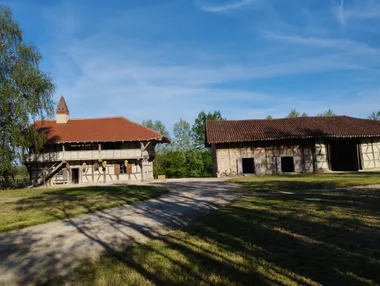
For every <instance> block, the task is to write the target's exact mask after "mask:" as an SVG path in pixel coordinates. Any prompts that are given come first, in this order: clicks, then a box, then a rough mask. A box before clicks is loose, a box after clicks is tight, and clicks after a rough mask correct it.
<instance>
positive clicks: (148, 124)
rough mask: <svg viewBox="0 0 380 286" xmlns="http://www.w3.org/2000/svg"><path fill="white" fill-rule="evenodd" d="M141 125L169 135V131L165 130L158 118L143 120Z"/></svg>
mask: <svg viewBox="0 0 380 286" xmlns="http://www.w3.org/2000/svg"><path fill="white" fill-rule="evenodd" d="M142 125H144V126H145V127H148V128H149V129H152V130H154V131H157V132H158V133H160V134H162V135H165V136H168V137H169V132H168V131H167V130H166V127H165V125H164V124H163V123H162V122H161V121H160V120H156V121H154V122H153V121H152V120H151V119H149V120H144V121H143V122H142Z"/></svg>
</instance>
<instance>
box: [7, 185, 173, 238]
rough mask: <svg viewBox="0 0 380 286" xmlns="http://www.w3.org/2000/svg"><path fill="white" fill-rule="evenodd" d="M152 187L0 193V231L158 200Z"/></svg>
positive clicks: (161, 191)
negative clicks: (153, 199)
mask: <svg viewBox="0 0 380 286" xmlns="http://www.w3.org/2000/svg"><path fill="white" fill-rule="evenodd" d="M166 192H167V190H166V189H165V188H159V187H153V186H132V185H131V186H96V187H86V186H81V187H71V188H56V189H45V188H39V189H19V190H3V191H0V232H5V231H10V230H14V229H20V228H24V227H27V226H32V225H36V224H42V223H46V222H50V221H55V220H60V219H65V218H69V217H74V216H77V215H80V214H85V213H91V212H94V211H97V210H102V209H107V208H113V207H117V206H121V205H125V204H131V203H135V202H138V201H143V200H148V199H151V198H154V197H158V196H160V195H162V194H164V193H166Z"/></svg>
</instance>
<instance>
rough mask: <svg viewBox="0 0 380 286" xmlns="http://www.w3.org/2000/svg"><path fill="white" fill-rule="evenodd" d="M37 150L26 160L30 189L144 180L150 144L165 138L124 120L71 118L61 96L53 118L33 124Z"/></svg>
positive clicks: (152, 148) (150, 159)
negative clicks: (41, 137)
mask: <svg viewBox="0 0 380 286" xmlns="http://www.w3.org/2000/svg"><path fill="white" fill-rule="evenodd" d="M34 127H35V128H36V129H37V130H38V131H39V132H42V133H44V134H45V136H46V141H45V144H44V146H43V148H42V149H41V150H35V148H33V147H31V148H30V154H29V156H28V158H27V160H26V166H27V168H28V170H29V173H30V177H31V181H32V183H33V185H44V184H47V185H57V184H79V183H105V182H117V181H129V180H131V181H133V180H135V181H149V180H152V179H153V160H154V157H155V146H156V145H157V144H161V143H170V139H169V138H167V137H166V136H163V135H162V134H159V133H158V132H155V131H153V130H151V129H148V128H146V127H144V126H142V125H140V124H138V123H135V122H132V121H130V120H128V119H126V118H124V117H121V116H119V117H101V118H87V119H72V118H70V113H69V109H68V107H67V104H66V102H65V99H64V98H63V97H61V99H60V102H59V104H58V107H57V112H56V119H55V120H46V121H37V122H35V124H34Z"/></svg>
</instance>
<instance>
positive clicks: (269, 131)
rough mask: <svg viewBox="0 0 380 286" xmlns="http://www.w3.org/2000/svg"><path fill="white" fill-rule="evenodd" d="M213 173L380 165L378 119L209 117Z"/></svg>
mask: <svg viewBox="0 0 380 286" xmlns="http://www.w3.org/2000/svg"><path fill="white" fill-rule="evenodd" d="M206 144H208V146H211V148H212V152H213V172H214V176H219V177H220V176H221V177H224V176H234V175H243V174H257V175H262V174H287V173H317V172H328V171H359V170H370V169H375V168H380V121H375V120H369V119H359V118H352V117H347V116H332V117H299V118H284V119H273V120H235V121H234V120H220V121H219V120H215V121H213V120H211V121H207V122H206Z"/></svg>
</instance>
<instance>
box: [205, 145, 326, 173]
mask: <svg viewBox="0 0 380 286" xmlns="http://www.w3.org/2000/svg"><path fill="white" fill-rule="evenodd" d="M322 145H323V144H319V145H318V146H314V145H313V144H312V143H310V142H309V143H308V144H303V145H296V144H292V145H285V144H284V145H276V146H257V145H256V146H255V145H254V144H252V146H247V144H244V145H242V144H239V145H238V144H223V145H213V146H212V148H213V155H214V156H213V161H214V162H213V164H214V174H215V175H216V176H220V174H221V173H223V172H226V173H227V174H228V173H230V172H231V171H233V172H236V173H237V174H238V175H242V174H243V170H242V159H243V158H253V159H254V168H255V174H257V175H265V174H282V173H283V172H282V167H281V157H288V156H290V157H293V162H294V172H295V173H313V172H314V168H315V166H314V159H313V152H314V150H315V149H317V147H318V148H319V149H318V152H319V157H318V159H319V163H318V166H319V167H320V170H325V169H324V166H328V164H327V157H326V156H322V155H323V154H324V152H326V150H325V149H324V150H322V149H323V148H322ZM323 146H324V145H323Z"/></svg>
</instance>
